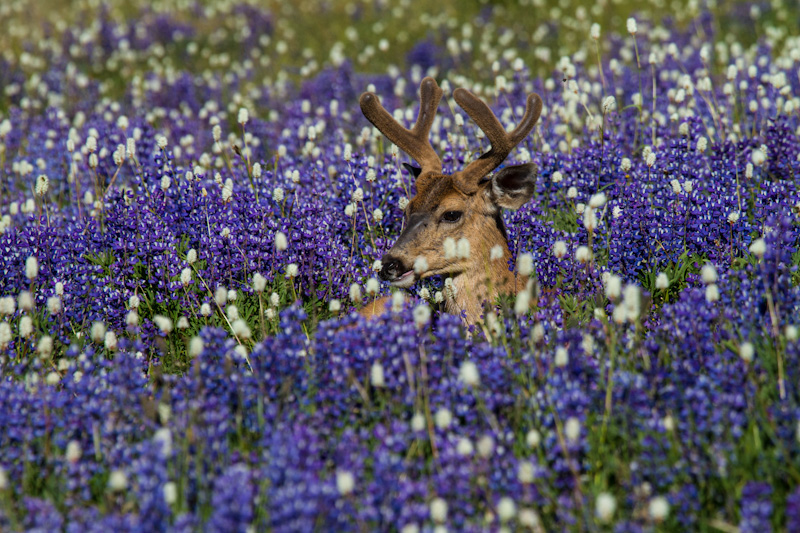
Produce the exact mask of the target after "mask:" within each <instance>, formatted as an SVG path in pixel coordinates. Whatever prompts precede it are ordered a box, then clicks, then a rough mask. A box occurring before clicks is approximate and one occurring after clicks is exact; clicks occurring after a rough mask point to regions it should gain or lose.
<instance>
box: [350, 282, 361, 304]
mask: <svg viewBox="0 0 800 533" xmlns="http://www.w3.org/2000/svg"><path fill="white" fill-rule="evenodd" d="M349 297H350V301H352V302H360V301H361V299H362V295H361V285H359V284H358V283H353V284H352V285H350V294H349Z"/></svg>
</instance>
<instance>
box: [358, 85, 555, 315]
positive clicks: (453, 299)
mask: <svg viewBox="0 0 800 533" xmlns="http://www.w3.org/2000/svg"><path fill="white" fill-rule="evenodd" d="M453 97H454V98H455V100H456V102H457V103H458V105H459V106H461V108H462V109H464V111H465V112H466V113H467V115H469V116H470V118H472V120H473V121H475V123H476V124H477V125H478V127H480V128H481V130H483V132H484V133H485V134H486V136H487V137H488V139H489V141H490V142H491V145H492V147H491V149H490V150H489V151H488V152H486V153H485V154H483V155H482V156H481V157H480V158H478V159H476V160H474V161H472V162H470V163H469V164H468V165H467V166H466V167H465V168H464V169H463V170H460V171H457V172H455V173H453V174H443V173H442V162H441V160H440V159H439V157H438V156H437V155H436V153H435V152H434V150H433V147H432V146H431V144H430V141H429V140H428V134H429V132H430V129H431V125H432V124H433V119H434V116H435V114H436V110H437V109H438V107H439V101H440V100H441V98H442V90H441V89H440V88H439V86H438V85H437V84H436V81H435V80H434V79H433V78H430V77H427V78H425V79H423V80H422V83H421V85H420V108H419V114H418V116H417V121H416V123H415V124H414V126H413V127H412V128H411V129H410V130H408V129H406V128H405V127H403V126H402V125H401V124H400V123H398V122H397V121H396V120H394V118H393V117H392V115H390V114H389V112H388V111H386V109H384V108H383V106H382V105H381V104H380V102H379V101H378V98H377V96H375V94H373V93H369V92H367V93H364V94H362V95H361V99H360V104H361V110H362V112H363V113H364V116H365V117H366V118H367V119H368V120H369V121H370V122H372V124H373V125H374V126H375V127H376V128H377V129H378V130H379V131H380V132H381V133H383V134H384V135H385V136H386V137H387V138H388V139H389V140H390V141H392V142H393V143H394V144H396V145H397V146H398V147H399V148H400V149H401V150H403V151H404V152H406V153H407V154H408V155H409V156H411V157H412V158H413V159H414V160H415V161H417V163H418V164H419V165H420V167H419V168H416V167H411V166H410V165H409V166H407V168H409V169H410V170H411V172H412V174H414V176H415V178H416V186H417V193H416V195H415V196H414V197H413V198H412V199H411V201H410V202H409V204H408V206H407V207H406V209H405V219H406V224H405V229H404V230H403V232H402V233H401V234H400V237H398V239H397V241H396V242H395V243H394V245H393V246H392V248H391V249H390V250H389V252H388V253H387V254H386V255H384V256H383V258H382V263H383V268H382V269H381V272H380V277H381V278H382V279H383V280H385V281H389V282H390V283H391V284H392V285H394V286H396V287H410V286H411V285H413V284H414V283H415V282H416V281H417V280H418V279H420V278H425V277H428V276H434V275H446V276H450V277H452V278H453V289H452V290H451V291H450V292H451V294H449V295H448V299H447V304H446V305H447V309H448V311H450V312H460V311H462V310H465V311H466V313H467V320H468V321H470V322H474V321H475V320H477V318H478V317H479V316H480V314H481V303H482V301H483V300H484V299H490V298H493V297H494V296H496V295H497V294H498V293H511V294H515V293H516V291H517V286H518V285H520V284H519V283H518V280H516V278H515V277H514V275H513V274H512V273H511V272H510V271H509V269H508V266H507V265H508V260H509V259H510V257H511V252H510V251H509V248H508V238H507V235H506V230H505V226H504V224H503V217H502V210H503V208H508V209H518V208H519V207H520V206H522V205H523V204H524V203H525V202H527V201H528V200H529V199H530V198H531V196H532V195H533V192H534V186H535V178H536V167H535V165H533V164H531V163H529V164H523V165H515V166H511V167H506V168H503V169H502V170H500V171H499V172H497V173H496V174H494V175H493V176H491V177H488V176H487V175H488V174H489V173H490V172H492V171H493V170H494V169H495V168H497V167H498V166H500V164H502V162H503V161H504V160H505V158H506V157H507V156H508V154H509V153H510V152H511V150H513V149H514V147H515V146H516V145H517V144H519V143H520V142H521V141H522V140H523V139H524V138H525V137H526V136H527V135H528V133H529V132H530V131H531V129H532V128H533V126H534V125H535V124H536V121H537V120H538V119H539V115H540V114H541V111H542V99H541V98H540V97H539V95H537V94H530V95H528V98H527V102H526V109H525V115H524V116H523V117H522V120H521V121H520V122H519V124H518V125H517V126H516V128H515V129H514V130H513V131H512V132H510V133H508V132H506V130H505V128H504V127H503V125H502V124H501V123H500V121H499V120H498V119H497V117H496V116H495V115H494V113H493V112H492V110H491V109H490V108H489V106H487V105H486V104H485V103H484V102H483V101H482V100H481V99H479V98H478V97H476V96H475V95H474V94H472V93H471V92H469V91H468V90H466V89H456V90H455V91H454V92H453ZM448 239H453V242H458V241H460V240H461V239H466V240H467V241H468V242H469V252H468V253H465V251H466V250H465V248H466V247H465V246H463V245H462V250H461V253H451V250H445V248H446V246H445V242H446V241H448ZM453 242H448V244H450V245H451V246H449V248H453V246H452V244H453ZM495 246H500V250H501V253H502V257H501V258H497V259H496V260H494V261H490V252H491V250H492V249H493V248H495ZM521 286H523V287H524V283H522V284H521ZM453 293H455V294H453Z"/></svg>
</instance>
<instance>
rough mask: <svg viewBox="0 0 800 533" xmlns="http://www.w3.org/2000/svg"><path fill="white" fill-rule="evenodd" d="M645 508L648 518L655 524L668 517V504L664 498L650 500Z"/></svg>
mask: <svg viewBox="0 0 800 533" xmlns="http://www.w3.org/2000/svg"><path fill="white" fill-rule="evenodd" d="M647 508H648V512H649V513H650V518H652V519H653V520H655V521H656V522H661V521H663V520H664V519H666V518H667V516H669V502H668V501H667V499H666V498H665V497H664V496H656V497H654V498H652V499H651V500H650V503H649V505H648V506H647Z"/></svg>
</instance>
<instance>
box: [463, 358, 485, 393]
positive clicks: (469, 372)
mask: <svg viewBox="0 0 800 533" xmlns="http://www.w3.org/2000/svg"><path fill="white" fill-rule="evenodd" d="M458 379H459V381H461V382H462V383H464V384H465V385H467V386H468V387H477V386H479V385H480V384H481V376H480V373H479V372H478V365H476V364H475V363H474V362H473V361H464V362H463V363H461V367H459V369H458Z"/></svg>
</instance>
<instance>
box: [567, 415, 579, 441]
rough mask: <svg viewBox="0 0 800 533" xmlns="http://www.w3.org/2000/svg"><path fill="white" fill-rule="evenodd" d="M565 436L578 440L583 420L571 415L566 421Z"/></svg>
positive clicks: (571, 439) (569, 439)
mask: <svg viewBox="0 0 800 533" xmlns="http://www.w3.org/2000/svg"><path fill="white" fill-rule="evenodd" d="M564 436H565V437H567V440H568V441H570V442H577V440H578V439H579V438H580V436H581V421H580V420H578V419H577V418H575V417H574V416H571V417H569V418H567V421H566V422H565V423H564Z"/></svg>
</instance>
